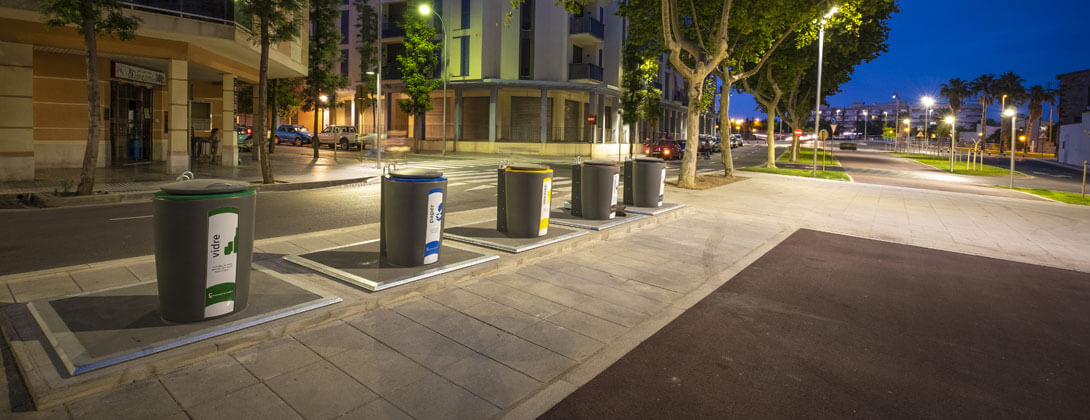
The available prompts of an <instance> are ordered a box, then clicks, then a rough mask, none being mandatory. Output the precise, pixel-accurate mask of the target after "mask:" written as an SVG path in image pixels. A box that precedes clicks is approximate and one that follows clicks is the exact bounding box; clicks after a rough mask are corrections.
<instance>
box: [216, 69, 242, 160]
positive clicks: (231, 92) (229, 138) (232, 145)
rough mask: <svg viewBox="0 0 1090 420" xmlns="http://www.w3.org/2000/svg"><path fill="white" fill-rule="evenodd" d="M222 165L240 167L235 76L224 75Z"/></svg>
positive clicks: (221, 131)
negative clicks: (236, 124)
mask: <svg viewBox="0 0 1090 420" xmlns="http://www.w3.org/2000/svg"><path fill="white" fill-rule="evenodd" d="M220 165H221V166H238V132H237V131H235V75H233V74H230V73H224V74H223V128H220Z"/></svg>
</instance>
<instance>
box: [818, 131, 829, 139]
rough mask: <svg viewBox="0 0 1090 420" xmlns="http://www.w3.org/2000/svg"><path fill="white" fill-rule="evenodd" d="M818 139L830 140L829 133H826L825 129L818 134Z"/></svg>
mask: <svg viewBox="0 0 1090 420" xmlns="http://www.w3.org/2000/svg"><path fill="white" fill-rule="evenodd" d="M818 137H820V138H821V139H822V140H825V139H827V138H829V132H828V131H825V129H822V130H821V131H820V132H818Z"/></svg>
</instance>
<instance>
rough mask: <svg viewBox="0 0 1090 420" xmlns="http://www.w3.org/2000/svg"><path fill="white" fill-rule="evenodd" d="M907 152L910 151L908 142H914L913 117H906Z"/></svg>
mask: <svg viewBox="0 0 1090 420" xmlns="http://www.w3.org/2000/svg"><path fill="white" fill-rule="evenodd" d="M904 122H905V153H908V144H909V143H911V142H912V119H909V118H905V121H904Z"/></svg>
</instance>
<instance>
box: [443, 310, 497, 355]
mask: <svg viewBox="0 0 1090 420" xmlns="http://www.w3.org/2000/svg"><path fill="white" fill-rule="evenodd" d="M425 325H427V326H428V328H431V329H432V330H434V331H435V332H438V333H439V334H442V335H444V336H446V337H447V338H450V339H452V340H454V341H457V342H458V343H460V344H461V345H463V346H466V347H469V348H471V349H473V350H476V351H481V350H482V349H484V348H486V347H488V346H490V345H492V344H494V343H496V342H497V341H499V340H500V338H502V337H503V336H504V335H506V334H507V333H505V332H504V331H503V330H501V329H499V328H496V327H493V326H491V325H488V324H486V323H484V322H481V321H480V320H477V319H476V318H473V317H471V316H469V315H466V314H463V313H459V312H453V313H451V314H449V315H447V316H445V317H442V318H438V319H434V320H431V321H429V322H427V323H426V324H425Z"/></svg>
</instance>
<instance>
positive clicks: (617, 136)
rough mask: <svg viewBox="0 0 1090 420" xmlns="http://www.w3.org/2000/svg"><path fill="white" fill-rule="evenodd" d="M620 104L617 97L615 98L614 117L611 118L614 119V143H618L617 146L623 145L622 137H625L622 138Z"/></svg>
mask: <svg viewBox="0 0 1090 420" xmlns="http://www.w3.org/2000/svg"><path fill="white" fill-rule="evenodd" d="M620 102H621V101H620V100H618V99H617V97H616V96H614V97H613V108H612V110H613V115H612V116H611V117H612V119H613V141H614V142H615V143H617V144H621V143H623V140H621V137H623V136H621V127H622V125H621V109H620V108H621V106H620V105H621V104H620Z"/></svg>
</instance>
